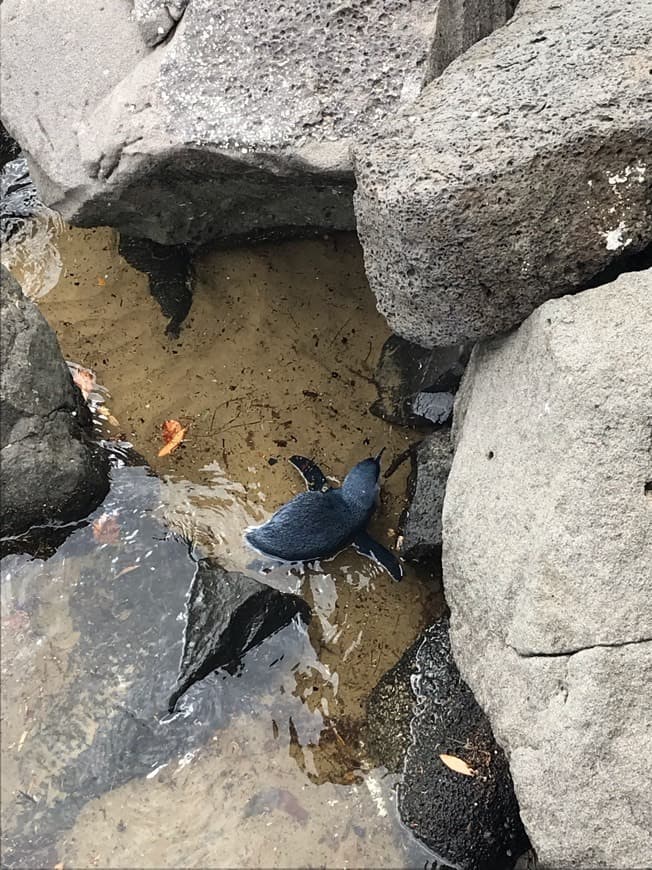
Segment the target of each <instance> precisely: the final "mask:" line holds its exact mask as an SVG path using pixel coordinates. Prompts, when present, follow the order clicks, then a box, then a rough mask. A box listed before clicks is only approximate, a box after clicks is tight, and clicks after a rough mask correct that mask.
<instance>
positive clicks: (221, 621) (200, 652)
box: [168, 559, 310, 712]
mask: <svg viewBox="0 0 652 870" xmlns="http://www.w3.org/2000/svg"><path fill="white" fill-rule="evenodd" d="M186 610H187V615H186V630H185V634H184V640H183V653H182V655H181V664H180V666H179V675H178V677H177V682H176V685H175V687H174V691H173V693H172V695H171V696H170V700H169V702H168V706H169V709H170V712H174V709H175V707H176V705H177V703H178V701H179V699H180V698H181V696H182V695H183V694H185V692H187V691H188V689H189V688H190V687H191V686H192V685H194V684H195V683H196V682H198V681H199V680H201V679H203V678H204V677H206V676H208V674H210V673H211V672H212V671H214V670H216V669H217V668H226V669H227V670H228V669H233V668H235V667H237V665H238V664H239V662H240V661H241V659H242V657H243V656H244V654H245V653H246V652H247V651H248V650H250V649H252V648H253V647H255V646H258V644H260V643H261V642H262V641H263V640H264V639H265V638H266V637H269V635H271V634H274V633H275V632H276V631H278V630H279V629H280V628H283V626H285V625H287V624H288V623H289V622H290V621H291V620H292V619H293V618H294V617H295V616H301V618H302V619H303V621H304V622H308V621H309V620H310V608H309V607H308V605H307V604H306V602H305V601H304V600H303V599H302V598H299V596H298V595H288V594H285V593H282V592H279V591H277V590H276V589H272V588H271V587H270V586H265V584H264V583H259V582H258V581H257V580H254V579H253V578H251V577H248V576H247V575H246V574H242V573H241V572H239V571H225V570H224V569H223V568H222V567H221V566H220V565H219V563H218V562H217V560H215V559H200V560H199V562H198V564H197V572H196V574H195V577H194V579H193V582H192V585H191V587H190V592H189V595H188V602H187V606H186Z"/></svg>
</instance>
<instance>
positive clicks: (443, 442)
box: [401, 429, 453, 562]
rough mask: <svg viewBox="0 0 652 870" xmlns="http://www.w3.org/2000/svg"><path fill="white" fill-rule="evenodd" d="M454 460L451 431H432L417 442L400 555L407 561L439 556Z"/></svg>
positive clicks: (421, 560)
mask: <svg viewBox="0 0 652 870" xmlns="http://www.w3.org/2000/svg"><path fill="white" fill-rule="evenodd" d="M452 461H453V445H452V443H451V437H450V430H448V429H442V430H440V431H438V432H433V433H432V434H431V435H429V436H428V437H427V438H425V439H424V440H423V441H422V442H421V444H420V445H419V447H418V449H417V452H416V463H415V469H414V471H413V474H412V477H411V481H410V485H409V488H410V490H411V491H412V496H411V501H410V506H409V508H408V509H407V514H406V517H405V520H404V521H403V524H402V525H403V545H402V547H401V551H402V555H403V557H404V558H405V559H407V560H408V561H410V562H423V561H427V560H433V559H436V558H438V557H439V555H440V553H441V543H442V519H441V517H442V508H443V505H444V494H445V492H446V482H447V480H448V474H449V471H450V467H451V463H452Z"/></svg>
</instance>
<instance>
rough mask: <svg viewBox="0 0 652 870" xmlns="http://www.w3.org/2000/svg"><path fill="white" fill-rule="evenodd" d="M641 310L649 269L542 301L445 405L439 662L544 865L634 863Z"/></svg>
mask: <svg viewBox="0 0 652 870" xmlns="http://www.w3.org/2000/svg"><path fill="white" fill-rule="evenodd" d="M651 306H652V272H650V271H648V272H639V273H630V274H625V275H622V276H621V277H620V278H618V280H617V281H615V282H614V283H613V284H610V285H606V286H604V287H599V288H596V289H593V290H587V291H585V292H583V293H581V294H578V295H576V296H571V297H565V298H563V299H560V300H555V301H550V302H547V303H546V304H545V305H543V306H541V307H540V308H539V309H537V311H535V312H534V313H533V314H532V315H531V316H530V317H529V318H528V320H527V321H526V322H525V323H524V324H523V325H522V326H521V327H520V328H519V329H518V330H517V331H516V332H515V333H514V334H513V335H511V336H510V337H508V338H506V339H503V340H494V341H491V342H486V343H482V344H480V345H478V346H477V347H476V350H475V351H474V353H473V356H472V358H471V362H470V363H469V367H468V369H467V374H466V376H465V379H464V381H463V383H462V387H461V389H460V392H459V393H458V399H457V405H456V412H455V433H456V452H455V458H454V461H453V466H452V470H451V474H450V477H449V480H448V485H447V490H446V498H445V504H444V546H443V569H444V586H445V591H446V597H447V600H448V603H449V605H450V608H451V640H452V645H453V651H454V653H455V657H456V659H457V662H458V664H459V667H460V672H461V674H462V676H463V678H464V679H465V680H466V681H468V683H469V685H470V686H471V688H472V689H473V691H474V693H475V694H476V697H477V698H478V701H479V702H480V704H481V705H482V707H483V709H484V710H485V711H486V713H487V715H488V716H489V719H490V720H491V723H492V726H493V729H494V732H495V734H496V738H497V740H498V742H499V743H500V744H501V746H503V747H504V749H505V751H506V752H507V754H508V757H509V759H510V767H511V771H512V776H513V778H514V785H515V789H516V794H517V796H518V800H519V804H520V807H521V815H522V818H523V821H524V824H525V827H526V829H527V831H528V834H529V836H530V839H531V840H532V844H533V846H534V848H535V850H536V852H537V855H538V857H539V860H540V861H541V863H542V865H543V866H545V867H550V868H562V867H563V868H566V867H568V866H581V867H582V868H587V870H591V868H598V867H604V866H609V867H613V868H622V870H625V868H632V867H645V866H649V864H650V849H649V836H648V834H649V830H650V825H651V823H652V819H651V818H650V810H649V801H648V800H647V798H646V794H647V783H648V782H649V776H650V758H652V745H651V744H650V735H649V729H648V728H647V725H646V722H647V718H648V715H647V711H646V709H645V708H646V706H647V702H646V700H645V696H646V694H647V689H646V687H648V686H649V683H650V678H651V676H652V673H651V670H652V641H651V638H652V610H651V608H650V600H649V588H648V587H649V577H650V552H651V543H652V542H651V540H650V529H651V528H652V527H651V525H650V480H651V479H652V466H651V452H650V383H651V382H652V368H651V363H650V353H649V348H650V345H651V344H652V326H651V324H652V307H651ZM479 505H481V510H478V506H479ZM498 566H499V570H497V567H498Z"/></svg>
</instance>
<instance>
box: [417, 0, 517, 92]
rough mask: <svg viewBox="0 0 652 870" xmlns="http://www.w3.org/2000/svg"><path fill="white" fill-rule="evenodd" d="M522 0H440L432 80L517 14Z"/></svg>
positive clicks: (431, 69)
mask: <svg viewBox="0 0 652 870" xmlns="http://www.w3.org/2000/svg"><path fill="white" fill-rule="evenodd" d="M517 4H518V0H440V2H439V6H438V7H437V29H436V31H435V39H434V41H433V45H432V51H431V53H430V77H431V78H436V77H437V76H439V75H441V74H442V72H443V71H444V70H445V69H446V67H447V66H448V65H449V64H450V63H452V61H454V60H455V58H456V57H459V56H460V55H461V54H464V52H465V51H466V50H467V49H468V48H470V47H471V46H472V45H473V44H474V43H476V42H478V40H480V39H484V38H485V36H489V34H490V33H493V31H494V30H496V28H498V27H501V26H502V25H503V24H505V22H506V21H508V20H509V19H510V18H511V17H512V15H513V14H514V9H515V8H516V6H517Z"/></svg>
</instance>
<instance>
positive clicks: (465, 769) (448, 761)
mask: <svg viewBox="0 0 652 870" xmlns="http://www.w3.org/2000/svg"><path fill="white" fill-rule="evenodd" d="M439 757H440V758H441V760H442V761H443V762H444V764H445V765H446V767H450V769H451V770H454V771H455V773H463V774H464V776H475V770H473V768H472V767H469V765H468V764H467V763H466V761H462V759H461V758H458V757H457V756H456V755H440V756H439Z"/></svg>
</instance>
